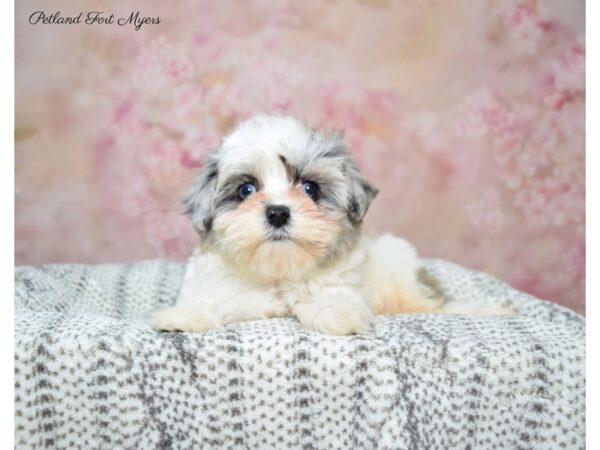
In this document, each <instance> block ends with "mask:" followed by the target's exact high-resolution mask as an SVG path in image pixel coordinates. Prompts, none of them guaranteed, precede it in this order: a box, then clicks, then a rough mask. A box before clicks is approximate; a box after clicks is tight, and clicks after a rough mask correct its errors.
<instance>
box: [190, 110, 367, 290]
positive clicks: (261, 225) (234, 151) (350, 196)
mask: <svg viewBox="0 0 600 450" xmlns="http://www.w3.org/2000/svg"><path fill="white" fill-rule="evenodd" d="M376 193H377V190H376V189H375V188H373V187H372V186H371V185H370V184H369V183H368V182H367V181H366V180H365V179H364V178H363V177H362V176H361V175H360V174H359V173H358V170H357V168H356V165H355V164H354V163H353V162H352V161H351V159H350V157H349V155H348V152H347V150H346V148H345V145H344V143H343V141H342V139H341V137H340V136H339V135H333V136H327V135H324V134H322V133H320V132H318V131H315V130H312V129H310V128H308V127H307V126H306V125H304V124H303V123H302V122H300V121H298V120H296V119H293V118H283V117H271V116H259V117H256V118H254V119H251V120H249V121H247V122H244V123H242V124H241V125H240V126H239V127H238V128H237V129H236V130H235V131H234V132H233V133H232V134H231V135H229V136H228V137H227V138H225V139H224V141H223V144H222V145H221V147H220V148H219V149H217V150H216V151H213V152H212V153H211V154H209V155H208V157H207V160H206V161H205V165H204V167H203V169H202V171H201V173H200V176H199V177H198V179H197V181H196V182H195V183H194V185H193V186H192V188H191V189H190V191H189V192H188V194H187V196H186V198H185V200H184V203H185V205H186V212H187V213H188V214H189V215H190V216H191V219H192V224H193V226H194V228H195V230H196V231H197V232H198V234H199V235H200V237H201V239H202V242H203V245H204V246H205V248H210V249H212V250H214V251H216V252H218V253H219V254H220V255H221V256H222V257H223V259H224V260H225V261H226V262H228V263H230V264H231V265H233V266H235V267H236V269H238V270H241V271H243V272H245V273H247V274H248V275H250V276H252V277H253V278H261V279H264V280H277V279H298V278H302V277H305V276H307V275H309V274H311V273H314V272H315V271H317V270H319V269H320V268H323V267H326V266H327V265H329V264H331V263H333V262H335V260H336V259H337V258H340V257H342V256H343V255H345V254H346V253H347V252H348V251H349V250H350V249H351V248H352V247H353V246H354V245H355V243H356V240H357V237H358V235H359V233H360V224H361V221H362V218H363V217H364V215H365V213H366V212H367V209H368V207H369V204H370V202H371V200H372V199H373V197H374V196H375V195H376Z"/></svg>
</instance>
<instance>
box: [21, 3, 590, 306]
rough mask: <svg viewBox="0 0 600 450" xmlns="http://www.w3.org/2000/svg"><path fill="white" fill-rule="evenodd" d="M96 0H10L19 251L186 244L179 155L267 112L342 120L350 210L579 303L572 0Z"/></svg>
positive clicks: (117, 257) (52, 254) (73, 256)
mask: <svg viewBox="0 0 600 450" xmlns="http://www.w3.org/2000/svg"><path fill="white" fill-rule="evenodd" d="M93 3H94V2H85V3H82V2H77V1H72V2H65V1H62V2H56V1H41V0H36V1H31V0H20V1H19V2H17V4H16V134H15V136H16V168H15V170H16V255H15V258H16V263H17V264H38V263H47V262H86V263H93V262H107V261H125V260H135V259H141V258H184V257H186V256H187V255H188V254H189V253H190V250H191V246H192V243H193V242H194V239H195V236H194V234H193V232H192V230H191V227H190V225H189V224H188V222H187V219H186V218H185V217H183V216H182V215H181V214H180V204H179V198H180V197H181V195H182V193H183V191H184V190H185V187H186V186H187V184H188V183H189V181H190V179H191V178H192V176H193V169H194V168H196V167H198V166H199V165H200V164H201V161H202V157H203V155H204V154H205V153H206V151H207V150H209V149H210V148H212V147H215V146H216V145H218V143H219V140H220V137H221V136H222V134H223V133H224V132H226V131H227V130H229V129H230V128H231V126H232V125H233V124H235V123H236V122H238V121H239V120H241V119H244V118H246V117H248V116H250V115H252V114H255V113H257V112H278V113H285V114H293V115H298V116H302V117H305V118H306V119H307V120H308V122H309V123H310V124H312V125H315V126H323V127H326V128H344V129H345V130H346V136H347V140H348V142H349V144H350V146H351V149H352V152H353V154H354V156H355V157H356V159H357V161H358V162H359V165H360V167H361V168H362V170H363V171H364V172H365V173H366V174H367V176H368V177H369V178H370V179H371V180H373V181H374V182H375V184H376V185H377V186H378V187H379V188H380V190H381V193H380V195H379V196H378V198H377V199H376V200H375V202H374V203H373V205H372V208H371V210H370V212H369V214H368V215H367V220H366V227H367V229H369V230H372V231H377V232H383V231H391V232H394V233H397V234H399V235H402V236H405V237H406V238H408V239H409V240H411V241H412V242H414V243H415V245H416V246H417V247H418V248H419V250H420V252H421V253H422V254H423V255H425V256H427V257H436V258H445V259H449V260H452V261H456V262H458V263H461V264H463V265H466V266H468V267H471V268H475V269H479V270H484V271H487V272H489V273H492V274H494V275H496V276H497V277H499V278H501V279H503V280H505V281H507V282H509V283H511V284H513V285H514V286H516V287H518V288H520V289H522V290H525V291H527V292H531V293H533V294H535V295H537V296H540V297H543V298H546V299H550V300H554V301H557V302H560V303H562V304H565V305H567V306H569V307H571V308H573V309H575V310H578V311H580V312H584V310H585V302H584V282H585V280H584V272H585V253H584V250H585V234H584V227H585V210H584V197H585V191H584V177H585V172H584V170H585V168H584V158H585V147H584V144H585V139H584V138H585V129H584V114H585V41H584V15H585V6H584V2H583V1H582V0H568V1H567V0H562V1H561V0H556V1H550V0H549V1H538V0H516V1H515V0H506V1H500V0H498V1H492V0H481V1H472V0H453V1H448V0H420V1H417V0H415V1H410V2H393V1H386V0H361V1H343V2H342V1H316V0H305V1H302V2H299V1H263V0H252V1H243V2H241V1H234V0H225V1H223V0H220V1H196V0H187V1H180V2H159V1H157V0H154V1H144V2H141V1H140V2H137V3H136V2H132V1H130V2H127V3H126V4H125V2H121V1H116V0H105V1H99V2H95V3H96V4H95V5H93V6H92V4H93ZM82 8H87V9H82ZM37 10H44V11H46V12H47V13H48V14H50V13H52V12H56V11H58V10H60V11H61V15H64V16H67V15H76V14H78V13H79V11H84V12H85V11H90V10H92V11H93V10H97V11H106V12H112V13H114V14H115V16H117V17H120V16H125V17H126V16H128V15H129V14H130V13H131V12H132V11H138V10H139V11H140V12H141V14H143V15H146V16H153V17H155V16H160V20H161V23H160V24H158V25H152V24H147V25H143V26H142V28H141V29H140V30H139V31H135V30H134V29H133V28H132V27H130V26H122V27H121V26H117V25H83V24H80V25H35V26H34V25H30V24H29V23H28V17H29V15H30V14H31V13H32V12H34V11H37Z"/></svg>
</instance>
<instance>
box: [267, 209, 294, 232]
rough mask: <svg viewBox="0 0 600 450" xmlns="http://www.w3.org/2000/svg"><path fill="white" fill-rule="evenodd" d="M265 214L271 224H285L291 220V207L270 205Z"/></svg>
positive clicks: (279, 225) (278, 226) (277, 225)
mask: <svg viewBox="0 0 600 450" xmlns="http://www.w3.org/2000/svg"><path fill="white" fill-rule="evenodd" d="M265 214H266V216H267V221H268V222H269V224H271V225H272V226H274V227H275V228H281V227H283V226H285V225H286V224H287V223H288V222H289V220H290V208H288V207H287V206H284V205H276V206H269V207H267V210H266V211H265Z"/></svg>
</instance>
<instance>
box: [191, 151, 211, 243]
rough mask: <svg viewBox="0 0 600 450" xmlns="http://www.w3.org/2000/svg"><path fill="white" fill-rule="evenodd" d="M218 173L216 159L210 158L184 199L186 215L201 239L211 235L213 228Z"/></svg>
mask: <svg viewBox="0 0 600 450" xmlns="http://www.w3.org/2000/svg"><path fill="white" fill-rule="evenodd" d="M218 173H219V172H218V164H217V161H216V159H214V158H210V156H209V157H208V158H207V159H206V161H205V163H204V166H203V167H202V168H201V169H200V173H199V174H198V177H197V178H196V180H195V181H194V183H193V184H192V186H191V187H190V189H189V190H188V192H187V193H186V194H185V196H184V198H183V206H184V213H185V214H187V215H188V216H190V220H191V221H192V226H193V227H194V230H195V231H196V233H198V234H199V235H200V236H201V237H205V236H206V235H207V234H208V233H210V230H211V228H212V222H213V219H214V214H215V193H216V189H217V176H218Z"/></svg>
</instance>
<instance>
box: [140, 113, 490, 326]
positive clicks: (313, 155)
mask: <svg viewBox="0 0 600 450" xmlns="http://www.w3.org/2000/svg"><path fill="white" fill-rule="evenodd" d="M376 194H377V189H376V188H375V187H373V186H372V185H371V184H370V183H369V182H368V181H367V180H366V179H365V178H363V176H362V175H361V174H360V173H359V171H358V169H357V167H356V165H355V164H354V162H353V161H352V160H351V159H350V155H349V153H348V151H347V149H346V145H345V144H344V141H343V139H342V136H341V135H340V134H332V135H327V134H324V133H322V132H320V131H317V130H314V129H311V128H309V127H308V126H306V125H305V124H304V123H303V122H301V121H299V120H297V119H294V118H292V117H278V116H257V117H254V118H252V119H250V120H248V121H246V122H244V123H242V124H240V125H239V126H238V127H237V128H236V129H235V130H234V131H233V133H231V134H230V135H229V136H227V137H226V138H225V139H224V140H223V143H222V145H221V146H220V147H219V148H218V149H217V150H215V151H213V152H211V153H210V154H208V155H207V158H206V161H205V163H204V166H203V168H202V169H201V171H200V174H199V176H198V178H197V180H196V181H195V183H194V184H193V186H192V187H191V189H190V190H189V192H188V193H187V195H186V197H185V199H184V204H185V208H186V212H187V214H189V216H190V218H191V222H192V225H193V227H194V229H195V230H196V232H197V233H198V235H199V236H200V240H199V244H198V246H197V247H196V248H195V250H194V252H193V255H192V257H191V258H190V260H189V262H188V265H187V270H186V274H185V278H184V281H183V286H182V289H181V293H180V295H179V299H178V300H177V303H176V305H175V306H173V307H170V308H167V309H164V310H162V311H159V312H158V313H157V314H156V315H155V316H154V317H153V319H152V322H151V325H152V327H153V328H155V329H157V330H167V331H205V330H209V329H212V328H215V327H219V326H222V325H226V324H229V323H233V322H239V321H245V320H254V319H264V318H268V317H296V318H297V319H298V320H299V321H300V322H301V323H302V325H304V326H305V327H306V328H308V329H311V330H315V331H318V332H321V333H326V334H331V335H347V334H353V333H364V332H367V331H368V330H369V328H370V324H371V322H372V319H373V315H374V314H386V313H414V312H419V313H423V312H444V311H445V310H448V308H446V307H445V306H444V305H443V301H442V296H441V295H440V293H439V292H437V290H436V289H435V288H434V289H432V287H431V286H429V287H428V286H426V285H425V284H422V283H420V282H419V275H420V274H421V275H422V274H423V273H424V272H422V271H421V269H420V262H419V259H418V257H417V253H416V251H415V249H414V248H413V247H412V246H411V245H410V244H409V243H408V242H407V241H405V240H403V239H400V238H397V237H393V236H390V235H385V236H382V237H377V238H366V237H362V236H361V224H362V220H363V217H364V216H365V214H366V212H367V210H368V208H369V204H370V203H371V200H373V198H374V197H375V195H376ZM450 312H461V311H450ZM469 312H471V313H485V311H479V310H477V308H474V309H471V310H470V311H469Z"/></svg>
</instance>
